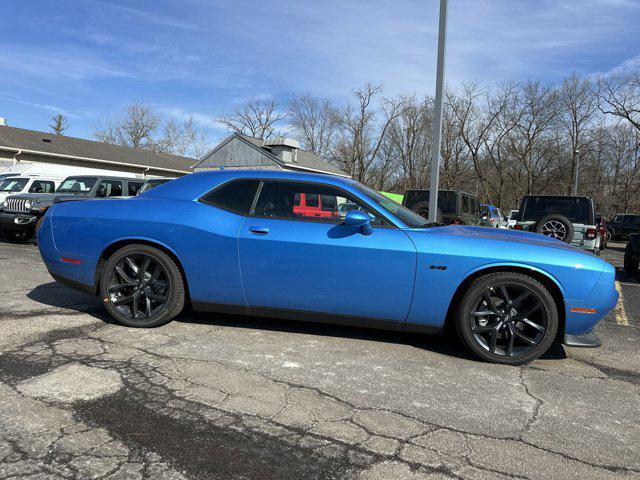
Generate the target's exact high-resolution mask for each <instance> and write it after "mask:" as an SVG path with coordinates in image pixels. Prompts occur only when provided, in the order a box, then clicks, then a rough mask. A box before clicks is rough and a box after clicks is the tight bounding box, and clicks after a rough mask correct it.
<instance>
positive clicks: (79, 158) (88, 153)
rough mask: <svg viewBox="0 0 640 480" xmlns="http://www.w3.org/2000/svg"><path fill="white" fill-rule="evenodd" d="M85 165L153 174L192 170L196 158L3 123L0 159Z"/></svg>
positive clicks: (183, 172) (179, 172)
mask: <svg viewBox="0 0 640 480" xmlns="http://www.w3.org/2000/svg"><path fill="white" fill-rule="evenodd" d="M1 159H15V160H16V161H23V160H24V161H30V162H42V163H53V164H63V165H74V166H83V167H90V168H100V169H109V170H111V169H112V170H115V171H120V172H131V173H139V174H146V175H154V176H166V177H176V176H180V175H185V174H187V173H191V172H192V170H191V165H192V164H193V162H194V161H195V159H194V158H190V157H181V156H178V155H171V154H168V153H154V152H152V151H151V150H140V149H136V148H129V147H121V146H119V145H111V144H109V143H103V142H95V141H92V140H85V139H82V138H74V137H67V136H65V135H55V134H52V133H46V132H38V131H35V130H26V129H23V128H15V127H9V126H6V125H1V124H0V160H1Z"/></svg>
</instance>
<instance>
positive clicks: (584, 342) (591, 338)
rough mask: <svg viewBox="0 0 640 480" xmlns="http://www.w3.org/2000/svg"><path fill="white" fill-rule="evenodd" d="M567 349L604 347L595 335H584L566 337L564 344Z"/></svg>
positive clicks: (590, 333) (591, 333)
mask: <svg viewBox="0 0 640 480" xmlns="http://www.w3.org/2000/svg"><path fill="white" fill-rule="evenodd" d="M562 343H563V344H564V345H566V346H567V347H579V348H596V347H599V346H600V345H602V342H601V341H600V338H598V336H597V335H596V334H595V333H593V332H589V333H585V334H584V335H569V334H567V335H565V336H564V341H563V342H562Z"/></svg>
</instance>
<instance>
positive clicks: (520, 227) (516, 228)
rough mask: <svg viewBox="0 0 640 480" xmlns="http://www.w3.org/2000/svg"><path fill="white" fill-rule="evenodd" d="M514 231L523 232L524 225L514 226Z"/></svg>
mask: <svg viewBox="0 0 640 480" xmlns="http://www.w3.org/2000/svg"><path fill="white" fill-rule="evenodd" d="M513 229H514V230H522V225H514V226H513Z"/></svg>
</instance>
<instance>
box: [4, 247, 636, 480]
mask: <svg viewBox="0 0 640 480" xmlns="http://www.w3.org/2000/svg"><path fill="white" fill-rule="evenodd" d="M623 247H624V245H623V244H612V246H611V248H610V249H609V250H607V251H606V252H605V257H606V258H607V259H608V260H609V261H611V262H612V263H614V264H615V265H616V266H617V267H621V265H622V251H623ZM618 284H619V285H618V286H619V289H620V291H621V292H622V298H621V302H620V303H619V305H618V307H617V308H616V310H615V311H614V312H612V314H610V315H609V316H608V317H607V318H606V319H605V320H604V321H603V322H602V323H601V324H600V325H599V326H598V329H597V332H598V334H599V335H600V337H601V339H602V342H603V346H602V347H601V348H599V349H572V348H563V347H557V348H554V349H553V350H552V351H551V352H550V353H549V354H548V355H547V356H546V357H545V358H543V359H541V360H538V361H535V362H533V363H531V364H530V365H527V366H525V367H508V366H499V365H490V364H486V363H481V362H478V361H475V360H473V359H471V358H469V357H468V356H467V355H466V354H465V353H464V351H463V350H462V349H461V347H459V346H458V345H457V343H456V342H455V341H453V340H451V339H447V338H440V337H428V336H422V335H415V334H400V333H390V332H382V331H375V330H366V329H356V328H340V327H336V326H326V325H313V324H306V323H304V324H301V323H295V322H289V321H278V320H272V319H261V318H245V317H237V316H225V315H205V314H193V313H186V314H183V315H182V316H181V317H180V318H179V320H178V321H175V322H173V323H171V324H169V325H166V326H164V327H161V328H157V329H151V330H137V329H128V328H125V327H121V326H118V325H115V324H113V323H112V322H111V321H110V319H109V318H108V316H107V315H106V313H105V311H104V310H103V308H102V307H101V305H100V302H99V301H98V300H97V299H94V298H91V297H88V296H86V295H84V294H81V293H76V292H74V291H72V290H69V289H67V288H66V287H63V286H60V285H58V284H56V283H54V282H53V280H52V279H51V278H50V277H49V275H48V273H47V272H46V270H45V269H44V266H43V264H42V262H41V261H40V257H39V254H38V251H37V248H36V247H35V246H33V245H14V244H8V243H2V241H0V293H1V299H2V300H1V301H0V478H13V477H20V478H83V479H84V478H109V479H112V478H113V479H115V478H121V479H136V478H150V479H151V478H152V479H162V478H171V479H174V478H175V479H180V478H193V479H218V478H220V479H227V478H229V479H314V478H331V479H342V478H353V479H423V478H424V479H436V478H470V479H501V478H531V479H558V478H576V479H587V478H594V479H606V478H640V449H639V448H638V447H639V446H640V422H639V419H640V413H639V412H640V353H639V351H638V345H639V344H640V343H639V340H640V283H637V282H636V281H635V280H633V279H631V278H628V277H627V276H626V275H625V272H623V271H620V272H619V282H618Z"/></svg>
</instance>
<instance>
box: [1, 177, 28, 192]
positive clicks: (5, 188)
mask: <svg viewBox="0 0 640 480" xmlns="http://www.w3.org/2000/svg"><path fill="white" fill-rule="evenodd" d="M28 181H29V179H28V178H11V177H9V178H5V179H4V180H2V181H0V192H4V193H16V192H20V191H22V189H23V188H24V187H25V185H26V184H27V182H28Z"/></svg>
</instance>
